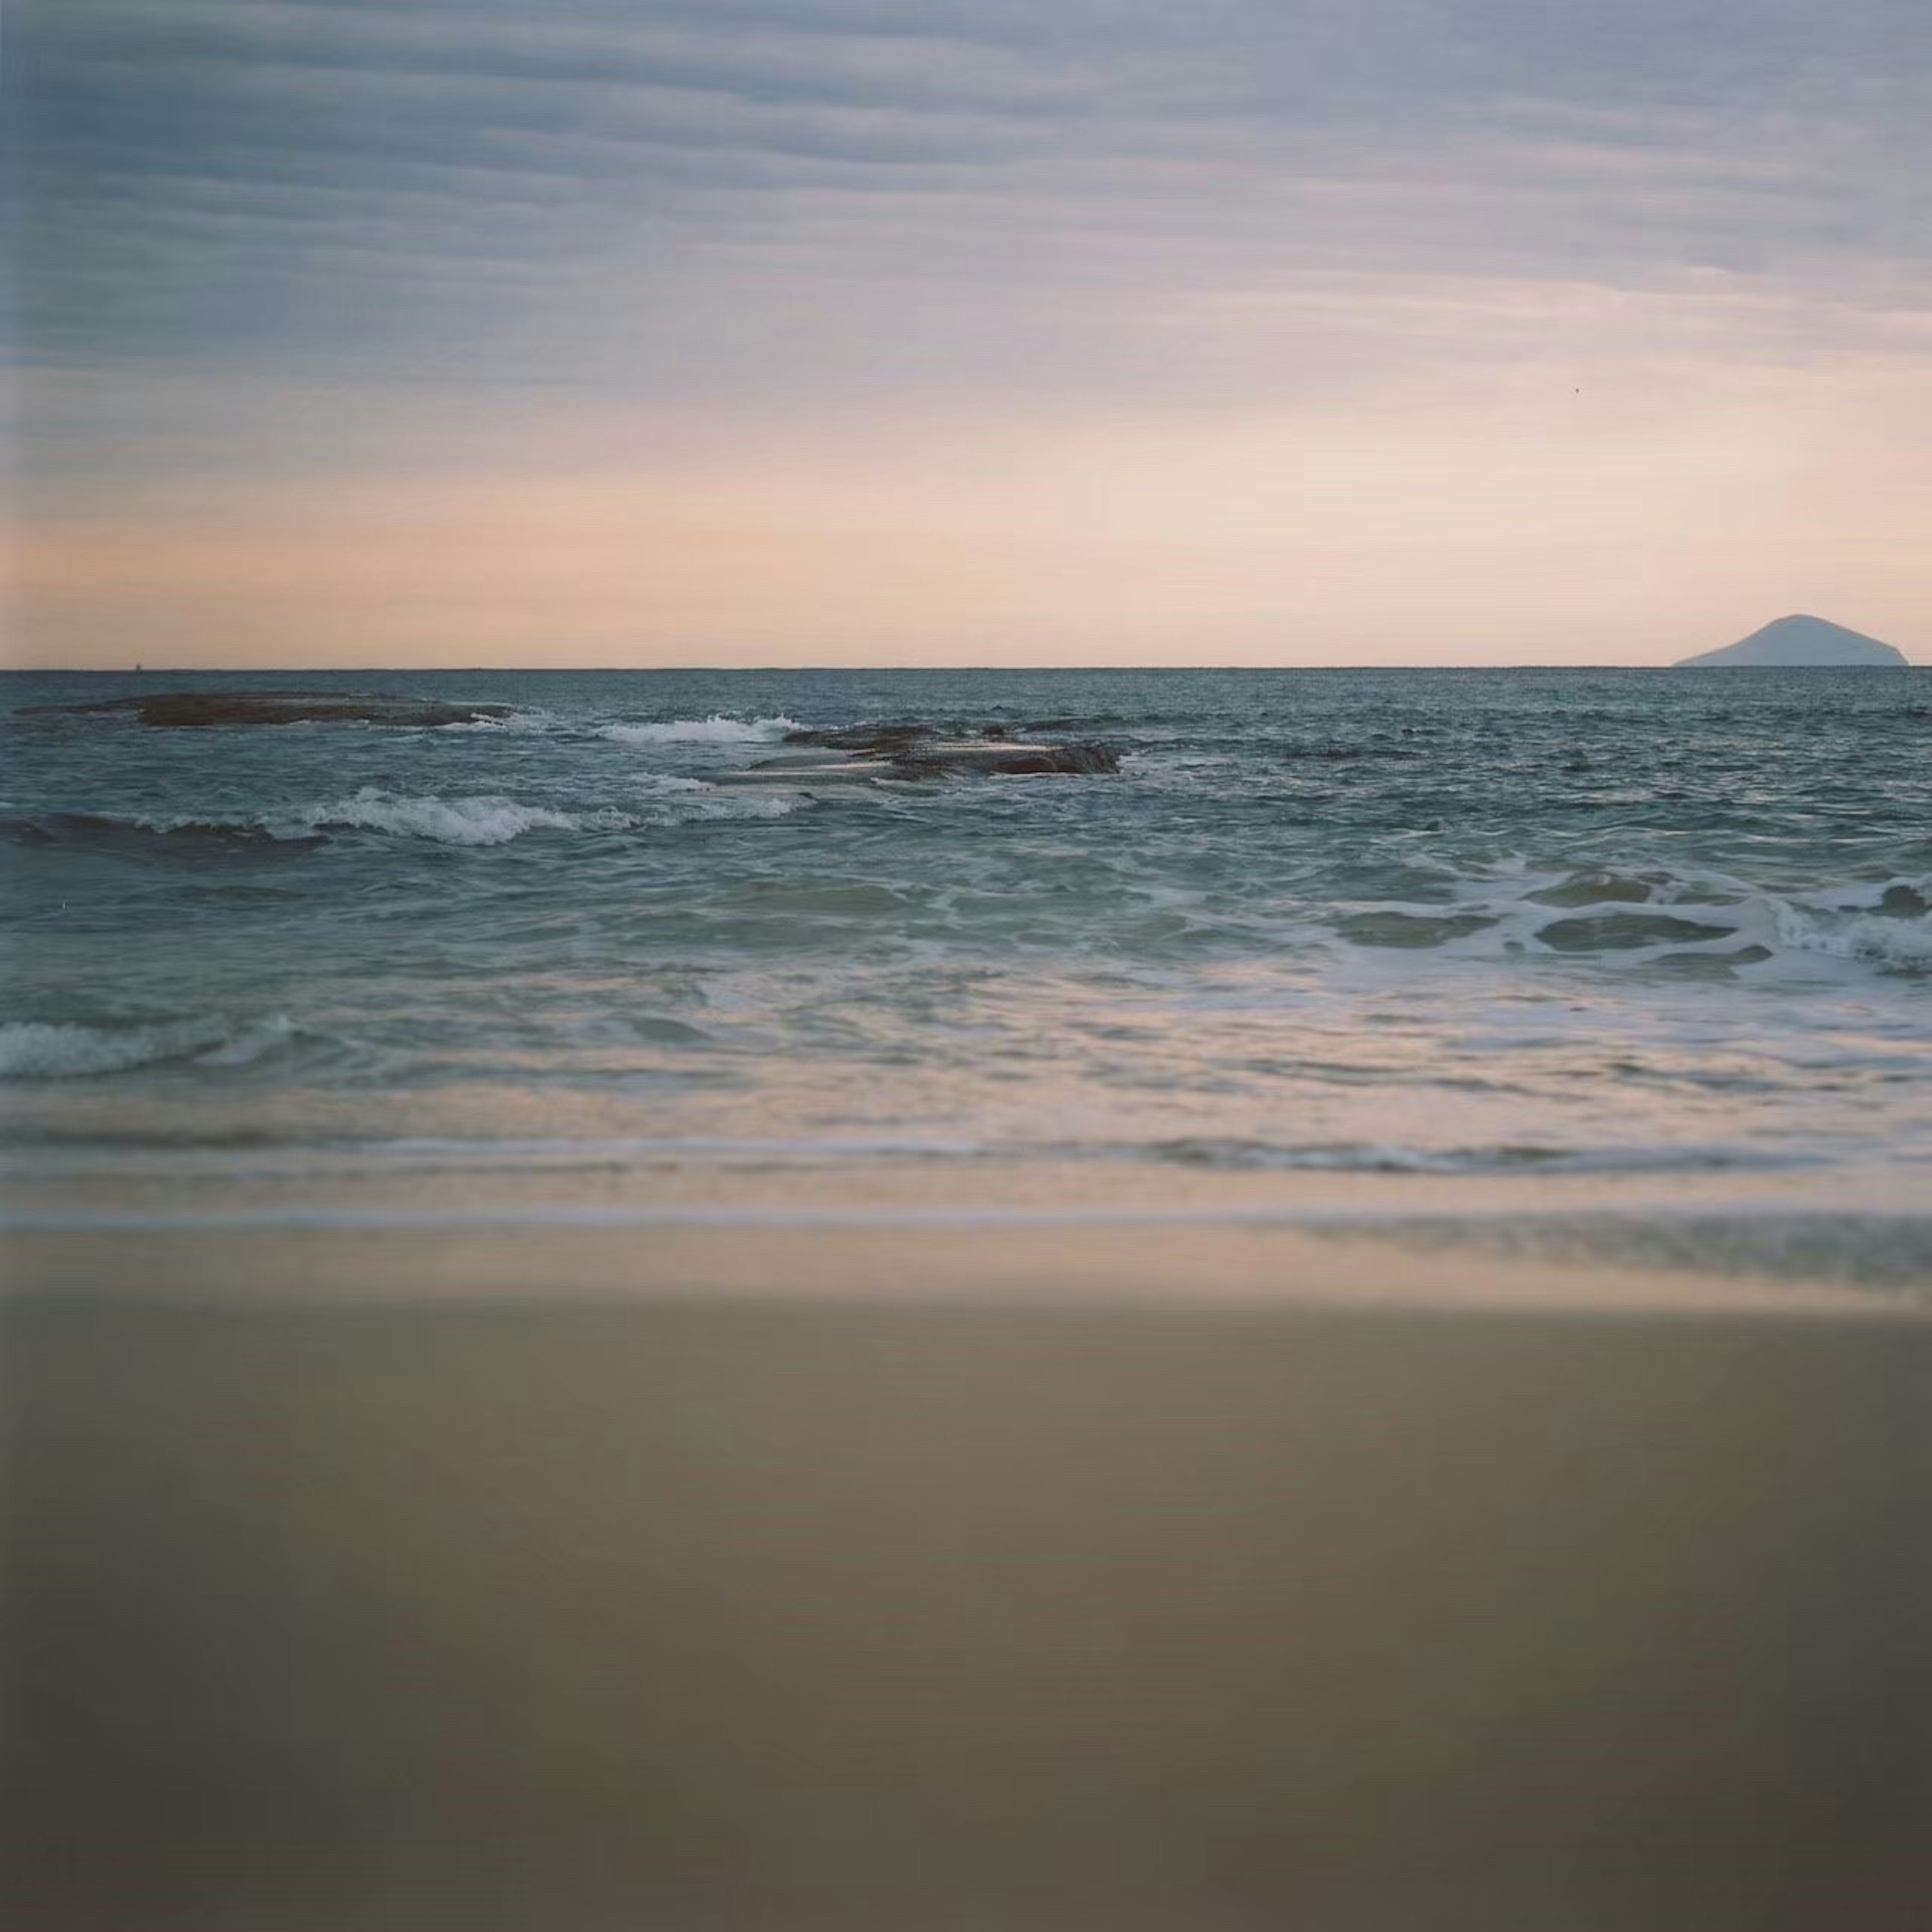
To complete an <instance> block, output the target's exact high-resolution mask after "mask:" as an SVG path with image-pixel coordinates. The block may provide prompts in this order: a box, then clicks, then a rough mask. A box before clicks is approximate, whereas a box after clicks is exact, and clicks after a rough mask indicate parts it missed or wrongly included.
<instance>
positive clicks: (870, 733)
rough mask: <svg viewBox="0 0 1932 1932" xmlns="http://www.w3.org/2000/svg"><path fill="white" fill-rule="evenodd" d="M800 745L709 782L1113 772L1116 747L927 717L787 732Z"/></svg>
mask: <svg viewBox="0 0 1932 1932" xmlns="http://www.w3.org/2000/svg"><path fill="white" fill-rule="evenodd" d="M785 742H787V744H790V745H797V746H798V747H799V749H798V750H796V751H787V752H781V754H779V755H778V757H775V758H765V759H762V760H760V761H759V762H758V763H757V764H754V765H748V766H745V767H744V768H743V769H742V770H739V771H730V772H712V773H709V781H710V782H711V783H712V784H774V783H781V782H784V781H790V782H793V783H794V784H796V783H799V782H801V781H805V780H809V781H811V783H812V784H825V783H826V782H835V783H836V782H842V781H858V780H862V779H875V778H886V779H893V780H901V781H912V780H916V779H919V778H939V777H943V776H944V775H946V774H947V773H948V772H976V773H978V774H980V775H1001V774H1004V775H1013V776H1032V775H1037V774H1043V773H1049V772H1073V773H1079V772H1112V771H1118V769H1120V764H1121V754H1120V753H1119V752H1118V751H1116V750H1115V748H1113V747H1112V745H1094V744H1079V745H1070V744H1066V743H1062V742H1050V741H1043V740H1038V739H1025V738H1017V737H1015V736H1013V733H1012V729H1011V727H1009V726H1007V725H1004V724H991V725H988V726H986V727H984V728H983V730H981V731H980V733H979V734H978V735H977V736H973V737H951V738H948V737H942V736H941V735H940V731H939V727H938V726H936V725H932V724H859V725H852V726H850V727H843V728H841V729H838V730H796V731H787V733H785Z"/></svg>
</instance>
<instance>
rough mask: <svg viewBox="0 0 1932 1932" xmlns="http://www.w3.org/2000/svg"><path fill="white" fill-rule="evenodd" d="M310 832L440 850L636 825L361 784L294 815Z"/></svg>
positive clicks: (492, 797) (624, 816) (610, 816)
mask: <svg viewBox="0 0 1932 1932" xmlns="http://www.w3.org/2000/svg"><path fill="white" fill-rule="evenodd" d="M298 822H299V823H301V824H302V826H304V827H305V828H306V829H309V830H311V831H313V830H318V829H329V828H332V827H337V826H346V827H350V828H353V829H356V830H360V831H368V832H398V833H401V835H404V837H406V838H429V839H434V841H436V842H437V844H443V845H501V844H505V843H506V842H507V841H508V840H510V839H512V838H520V837H521V836H522V835H523V833H525V832H622V831H625V830H627V829H629V828H630V827H631V826H633V825H634V824H636V823H637V820H635V819H634V818H633V817H631V815H630V814H628V813H627V812H622V811H616V810H613V809H611V808H601V809H599V810H597V811H557V810H556V809H555V808H553V807H552V806H550V805H519V804H518V803H517V801H516V800H515V799H511V798H505V797H503V796H502V795H501V794H500V793H489V794H487V795H486V796H481V797H477V798H437V797H434V796H430V797H423V798H410V797H405V796H401V795H400V794H398V793H395V792H387V791H383V790H380V789H379V788H378V787H376V786H374V785H365V786H364V787H362V790H360V791H359V792H357V793H356V794H355V796H353V797H352V798H344V799H336V800H335V802H332V803H331V804H328V805H311V806H309V807H308V808H307V809H306V810H305V811H302V813H300V814H298Z"/></svg>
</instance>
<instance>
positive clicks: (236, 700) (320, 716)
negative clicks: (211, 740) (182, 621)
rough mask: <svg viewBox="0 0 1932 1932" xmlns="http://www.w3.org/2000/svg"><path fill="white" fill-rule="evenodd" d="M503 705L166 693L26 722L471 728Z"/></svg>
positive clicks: (377, 695) (360, 694)
mask: <svg viewBox="0 0 1932 1932" xmlns="http://www.w3.org/2000/svg"><path fill="white" fill-rule="evenodd" d="M514 708H515V707H514V706H512V705H508V704H457V703H445V702H444V701H443V700H441V699H440V698H431V697H397V696H395V694H393V693H391V692H388V691H157V692H155V693H154V694H151V695H150V696H145V697H99V698H93V699H90V700H88V701H86V702H85V703H79V704H30V705H27V706H23V709H22V712H21V715H23V716H26V717H46V716H52V715H57V714H62V715H81V714H83V713H88V712H115V711H123V712H133V714H134V715H136V717H138V718H139V719H140V721H141V722H142V724H154V725H160V726H164V727H172V728H175V729H182V730H186V729H192V728H196V727H201V726H203V725H209V724H398V725H416V726H422V725H431V724H477V723H478V722H480V721H482V720H484V719H485V718H507V717H508V716H509V715H510V713H511V711H512V710H513V709H514Z"/></svg>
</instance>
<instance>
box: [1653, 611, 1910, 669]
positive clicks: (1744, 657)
mask: <svg viewBox="0 0 1932 1932" xmlns="http://www.w3.org/2000/svg"><path fill="white" fill-rule="evenodd" d="M1906 661H1907V659H1906V655H1905V653H1904V652H1903V651H1900V650H1895V649H1893V647H1892V646H1891V645H1890V644H1882V643H1879V640H1877V638H1876V637H1867V636H1866V635H1865V634H1864V632H1863V631H1848V630H1846V628H1845V627H1844V625H1842V624H1828V623H1827V622H1826V621H1825V619H1823V617H1808V616H1804V615H1802V614H1799V615H1798V616H1790V617H1780V618H1779V619H1778V620H1777V622H1775V623H1771V624H1767V625H1765V627H1764V628H1763V630H1761V631H1752V633H1751V635H1750V636H1749V637H1740V638H1739V640H1738V641H1737V642H1736V643H1734V644H1726V645H1725V646H1723V648H1722V649H1719V650H1715V651H1703V652H1699V654H1698V655H1697V656H1696V657H1694V658H1679V660H1678V661H1677V664H1676V667H1675V668H1676V669H1677V670H1691V669H1692V668H1693V667H1700V668H1711V669H1716V668H1718V667H1745V666H1748V665H1751V664H1783V665H1786V666H1794V665H1802V664H1904V663H1906Z"/></svg>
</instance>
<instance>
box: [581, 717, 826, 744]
mask: <svg viewBox="0 0 1932 1932" xmlns="http://www.w3.org/2000/svg"><path fill="white" fill-rule="evenodd" d="M798 728H799V727H798V720H797V719H796V718H784V717H778V718H750V719H745V718H727V717H726V716H725V715H724V714H723V713H722V712H712V715H710V716H709V718H673V719H671V720H670V722H669V723H667V724H607V725H605V726H604V728H603V729H602V730H601V731H599V732H598V734H597V735H598V736H599V737H600V738H609V739H612V740H613V741H614V742H616V743H618V744H619V745H762V744H769V743H770V742H772V740H773V739H778V738H782V737H783V736H784V734H785V733H787V731H795V730H797V729H798Z"/></svg>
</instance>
